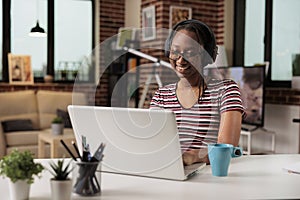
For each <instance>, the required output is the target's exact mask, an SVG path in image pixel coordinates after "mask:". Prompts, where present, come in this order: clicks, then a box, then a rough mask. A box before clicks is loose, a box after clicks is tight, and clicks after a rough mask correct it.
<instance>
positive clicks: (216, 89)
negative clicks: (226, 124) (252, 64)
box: [150, 79, 244, 150]
mask: <svg viewBox="0 0 300 200" xmlns="http://www.w3.org/2000/svg"><path fill="white" fill-rule="evenodd" d="M176 87H177V84H176V83H173V84H170V85H167V86H164V87H161V88H159V89H158V90H157V91H156V92H155V95H154V96H153V98H152V100H151V103H150V108H163V109H170V110H172V111H173V112H174V113H175V117H176V122H177V128H178V133H179V138H180V143H181V147H182V150H186V149H198V148H206V147H207V143H215V142H217V137H218V130H219V125H220V114H221V113H223V112H226V111H233V110H235V111H240V112H241V113H242V114H243V115H244V107H243V105H242V99H241V93H240V90H239V87H238V85H237V84H236V83H235V82H234V81H232V80H229V79H225V80H216V79H213V80H211V81H209V82H208V83H207V87H206V89H205V91H204V93H203V95H202V96H201V97H200V98H199V100H198V102H197V103H196V104H195V105H194V106H193V107H192V108H188V109H186V108H184V107H182V106H181V104H180V103H179V101H178V98H177V95H176Z"/></svg>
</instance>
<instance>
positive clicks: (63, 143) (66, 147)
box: [60, 140, 76, 161]
mask: <svg viewBox="0 0 300 200" xmlns="http://www.w3.org/2000/svg"><path fill="white" fill-rule="evenodd" d="M60 143H62V145H63V146H64V147H65V149H66V150H67V151H68V153H69V154H70V156H71V157H72V158H73V160H75V161H76V157H75V156H74V155H73V154H72V152H71V151H70V149H69V148H68V146H67V145H66V143H65V142H64V141H63V140H60Z"/></svg>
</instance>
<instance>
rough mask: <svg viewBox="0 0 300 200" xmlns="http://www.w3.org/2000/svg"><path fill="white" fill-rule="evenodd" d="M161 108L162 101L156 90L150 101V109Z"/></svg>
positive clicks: (158, 91)
mask: <svg viewBox="0 0 300 200" xmlns="http://www.w3.org/2000/svg"><path fill="white" fill-rule="evenodd" d="M162 107H163V99H162V96H161V94H160V89H158V90H156V92H155V94H154V96H153V97H152V99H151V101H150V109H153V108H162Z"/></svg>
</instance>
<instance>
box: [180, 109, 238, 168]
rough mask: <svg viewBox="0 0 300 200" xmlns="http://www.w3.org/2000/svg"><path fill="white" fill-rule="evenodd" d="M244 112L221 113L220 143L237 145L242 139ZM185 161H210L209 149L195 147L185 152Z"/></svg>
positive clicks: (189, 162)
mask: <svg viewBox="0 0 300 200" xmlns="http://www.w3.org/2000/svg"><path fill="white" fill-rule="evenodd" d="M241 126H242V114H241V112H240V111H228V112H224V113H222V114H221V121H220V128H219V134H218V141H217V142H218V143H226V144H232V145H233V146H237V145H238V144H239V140H240V134H241ZM182 158H183V163H184V164H185V165H191V164H193V163H196V162H205V163H207V164H208V163H209V159H208V153H207V149H194V150H189V151H186V152H184V153H183V156H182Z"/></svg>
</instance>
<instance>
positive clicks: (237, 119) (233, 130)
mask: <svg viewBox="0 0 300 200" xmlns="http://www.w3.org/2000/svg"><path fill="white" fill-rule="evenodd" d="M241 126H242V113H241V112H240V111H228V112H224V113H222V114H221V120H220V128H219V134H218V143H225V144H232V145H233V146H237V145H238V144H239V140H240V134H241Z"/></svg>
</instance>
